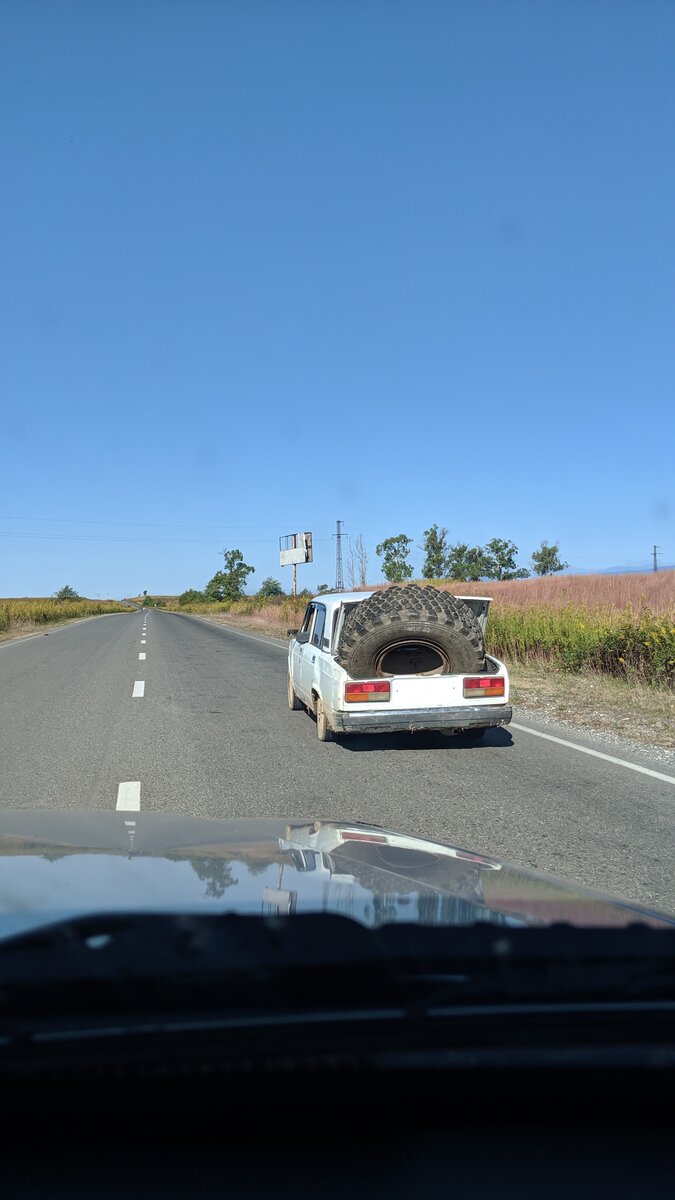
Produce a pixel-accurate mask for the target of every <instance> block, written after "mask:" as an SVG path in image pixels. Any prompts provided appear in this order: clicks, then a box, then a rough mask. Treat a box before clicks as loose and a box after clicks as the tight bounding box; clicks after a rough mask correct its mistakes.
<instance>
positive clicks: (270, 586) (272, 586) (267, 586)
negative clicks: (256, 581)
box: [258, 575, 284, 599]
mask: <svg viewBox="0 0 675 1200" xmlns="http://www.w3.org/2000/svg"><path fill="white" fill-rule="evenodd" d="M283 594H284V589H283V588H282V586H281V584H280V583H279V580H278V579H273V578H272V576H271V575H268V577H267V579H263V581H262V583H261V585H260V591H259V592H258V595H259V596H263V597H264V598H265V599H267V598H268V597H270V596H283Z"/></svg>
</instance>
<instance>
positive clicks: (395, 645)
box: [335, 584, 485, 679]
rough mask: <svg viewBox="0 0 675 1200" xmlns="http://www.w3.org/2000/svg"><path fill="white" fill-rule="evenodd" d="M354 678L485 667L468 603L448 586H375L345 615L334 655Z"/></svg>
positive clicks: (479, 632)
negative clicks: (445, 589) (446, 589)
mask: <svg viewBox="0 0 675 1200" xmlns="http://www.w3.org/2000/svg"><path fill="white" fill-rule="evenodd" d="M335 657H336V659H337V661H338V662H339V663H340V665H341V666H342V667H344V669H345V671H346V672H347V674H348V675H351V677H352V679H372V678H373V677H376V676H389V675H450V674H454V673H457V672H461V671H467V672H472V673H473V672H475V671H483V670H484V669H485V644H484V641H483V633H482V630H481V627H480V625H479V623H478V621H477V620H476V618H475V617H474V615H473V613H472V612H471V609H470V608H468V607H467V605H466V604H463V603H462V601H461V600H458V599H457V597H456V596H452V595H451V594H450V592H443V591H440V589H438V588H434V587H420V586H419V585H417V584H408V585H407V586H403V587H398V586H397V587H392V588H387V589H385V590H384V591H382V592H375V594H374V595H373V596H371V597H370V598H369V599H368V600H362V601H361V603H360V604H357V605H356V607H355V608H353V609H352V611H351V612H350V613H349V614H348V615H347V617H346V618H345V623H344V625H343V627H342V633H341V635H340V642H339V645H338V648H337V653H336V655H335Z"/></svg>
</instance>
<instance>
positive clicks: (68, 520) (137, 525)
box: [0, 513, 272, 536]
mask: <svg viewBox="0 0 675 1200" xmlns="http://www.w3.org/2000/svg"><path fill="white" fill-rule="evenodd" d="M0 521H49V522H54V523H56V524H58V525H119V526H125V527H126V528H127V529H218V530H220V531H221V532H222V531H223V530H224V529H236V530H240V531H244V530H247V529H251V530H253V531H254V532H256V533H259V532H260V531H261V530H264V529H267V528H269V527H268V526H267V525H221V524H218V525H204V524H201V523H200V522H198V521H190V522H188V523H182V522H179V521H172V522H170V523H168V524H167V523H161V524H160V523H158V522H157V521H120V520H112V521H97V520H90V519H89V518H88V517H31V516H27V515H26V514H25V513H24V514H19V515H17V514H9V513H0ZM270 536H272V535H270Z"/></svg>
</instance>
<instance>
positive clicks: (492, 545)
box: [484, 538, 530, 579]
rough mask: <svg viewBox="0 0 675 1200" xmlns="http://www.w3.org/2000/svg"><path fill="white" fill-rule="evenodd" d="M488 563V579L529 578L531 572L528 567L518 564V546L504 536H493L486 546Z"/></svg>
mask: <svg viewBox="0 0 675 1200" xmlns="http://www.w3.org/2000/svg"><path fill="white" fill-rule="evenodd" d="M484 552H485V556H486V560H487V564H488V568H489V569H488V571H487V572H486V574H487V578H488V579H527V577H528V575H529V574H530V572H529V571H528V570H527V568H526V567H518V566H516V555H517V554H518V547H517V546H516V545H514V543H513V542H507V541H504V540H503V538H493V539H492V541H491V542H488V543H487V545H486V546H485V547H484Z"/></svg>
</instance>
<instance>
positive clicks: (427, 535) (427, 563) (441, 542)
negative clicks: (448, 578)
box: [422, 525, 448, 579]
mask: <svg viewBox="0 0 675 1200" xmlns="http://www.w3.org/2000/svg"><path fill="white" fill-rule="evenodd" d="M447 537H448V531H447V529H439V528H438V525H432V526H431V528H430V529H425V530H424V545H423V546H422V549H423V551H424V553H425V555H426V557H425V559H424V566H423V567H422V577H423V578H424V579H443V578H444V576H445V575H446V573H447V566H448V543H447Z"/></svg>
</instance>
